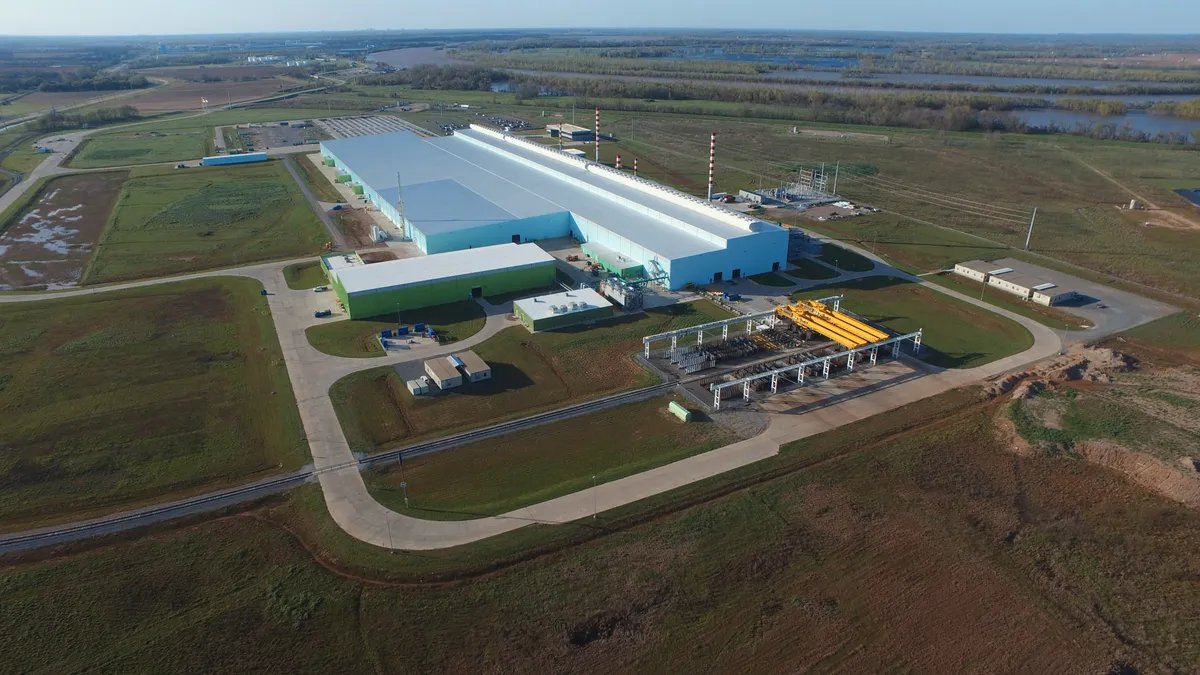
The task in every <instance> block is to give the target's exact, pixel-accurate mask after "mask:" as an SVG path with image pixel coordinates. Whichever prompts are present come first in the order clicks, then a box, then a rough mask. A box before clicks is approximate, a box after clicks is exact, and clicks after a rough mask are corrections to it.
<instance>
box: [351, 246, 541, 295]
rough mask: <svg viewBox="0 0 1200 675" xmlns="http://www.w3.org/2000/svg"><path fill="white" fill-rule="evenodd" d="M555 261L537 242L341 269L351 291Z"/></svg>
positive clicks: (423, 282)
mask: <svg viewBox="0 0 1200 675" xmlns="http://www.w3.org/2000/svg"><path fill="white" fill-rule="evenodd" d="M543 263H550V264H554V257H553V256H551V255H550V254H549V253H546V252H545V251H543V250H542V249H541V248H539V247H538V245H537V244H499V245H497V246H484V247H482V248H469V249H465V250H462V251H451V252H449V253H435V254H433V255H426V256H421V257H418V258H404V259H403V260H391V261H388V262H381V263H374V264H371V265H362V266H361V267H347V268H345V269H342V270H339V271H338V272H337V278H338V281H340V282H341V284H342V288H344V289H346V294H347V295H354V294H355V293H365V292H371V291H379V290H385V289H395V288H401V287H404V286H416V285H421V284H431V283H434V282H438V281H446V280H448V279H457V278H459V277H465V276H472V275H475V274H482V273H487V272H498V271H500V270H506V269H514V268H521V267H530V266H533V265H539V264H543Z"/></svg>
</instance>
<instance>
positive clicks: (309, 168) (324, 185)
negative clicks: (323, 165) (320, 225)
mask: <svg viewBox="0 0 1200 675" xmlns="http://www.w3.org/2000/svg"><path fill="white" fill-rule="evenodd" d="M293 159H294V163H295V165H296V168H297V169H299V170H300V175H301V176H302V177H303V178H304V181H305V183H307V184H308V189H309V190H312V193H313V194H314V195H316V197H317V199H319V200H321V201H323V202H332V203H341V202H344V201H345V199H344V198H343V197H342V195H341V194H340V193H338V191H337V188H335V187H334V186H333V183H330V182H329V179H328V178H326V177H325V176H323V175H322V174H321V171H320V169H318V168H317V167H316V166H314V165H313V163H312V160H311V159H309V157H308V155H305V156H303V157H295V158H293Z"/></svg>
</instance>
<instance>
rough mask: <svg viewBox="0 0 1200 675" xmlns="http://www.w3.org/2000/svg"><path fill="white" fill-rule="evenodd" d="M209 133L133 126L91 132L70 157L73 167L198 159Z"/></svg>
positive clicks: (205, 152) (204, 151) (208, 142)
mask: <svg viewBox="0 0 1200 675" xmlns="http://www.w3.org/2000/svg"><path fill="white" fill-rule="evenodd" d="M211 143H212V135H211V134H208V133H205V131H203V130H194V131H179V132H174V133H163V132H158V131H146V130H144V127H141V126H137V127H133V128H132V129H129V130H128V131H121V132H112V133H108V134H103V135H100V136H94V137H92V138H89V139H87V140H86V141H84V145H83V147H82V148H80V149H79V151H78V152H76V153H75V156H74V157H73V158H72V159H71V162H70V166H71V167H72V168H75V169H96V168H100V167H109V166H124V165H128V164H152V163H156V162H178V161H182V160H193V159H200V158H201V157H204V156H205V155H208V154H210V152H209V150H210V145H211Z"/></svg>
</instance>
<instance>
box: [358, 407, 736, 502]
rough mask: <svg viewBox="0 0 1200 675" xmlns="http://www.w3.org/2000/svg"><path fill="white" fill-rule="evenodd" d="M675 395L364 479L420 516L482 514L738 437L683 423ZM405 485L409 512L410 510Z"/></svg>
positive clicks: (702, 423) (711, 425)
mask: <svg viewBox="0 0 1200 675" xmlns="http://www.w3.org/2000/svg"><path fill="white" fill-rule="evenodd" d="M670 400H672V399H671V398H668V397H657V398H652V399H649V400H647V401H640V402H637V403H630V404H627V405H623V406H619V407H616V408H611V409H609V410H605V411H602V412H597V413H592V414H590V415H585V416H582V417H575V418H572V419H569V420H564V421H561V422H555V423H553V424H546V425H543V426H539V427H534V428H533V429H530V430H529V431H525V432H520V433H517V434H510V435H507V436H500V437H497V438H491V439H488V440H485V441H479V442H476V443H471V444H469V445H464V446H461V447H457V448H454V449H452V450H447V451H445V452H439V453H435V454H432V455H426V456H424V457H418V458H416V459H414V460H411V461H406V462H404V464H403V466H402V465H400V464H390V465H388V466H386V467H384V468H382V469H380V470H372V471H368V472H366V473H364V474H363V478H364V480H365V481H366V482H367V487H368V488H369V489H370V490H371V494H373V495H375V498H376V499H378V500H379V501H380V502H381V503H383V504H385V505H386V506H388V507H390V508H393V509H397V510H399V511H401V512H404V513H408V514H410V515H413V516H415V517H418V518H428V519H434V520H457V519H464V518H478V517H480V516H482V515H495V514H499V513H507V512H509V511H512V510H514V509H518V508H521V507H523V506H529V505H530V504H536V503H538V502H541V501H545V500H547V499H553V498H555V497H559V496H562V495H565V494H570V493H572V492H578V491H579V490H583V489H587V488H589V487H590V486H591V485H592V483H593V479H594V480H595V482H596V484H602V483H607V482H609V481H613V480H617V479H619V478H624V477H625V476H629V475H632V474H635V473H641V472H643V471H647V470H649V469H652V468H654V467H657V466H662V465H664V464H669V463H671V462H674V461H677V460H680V459H683V458H685V457H690V456H691V455H695V454H699V453H701V452H706V451H708V450H712V449H715V448H718V447H721V446H722V445H725V444H727V443H731V442H733V441H734V440H736V438H735V437H734V435H733V434H732V433H730V432H729V431H728V430H726V429H725V428H724V427H722V426H720V425H719V424H717V423H716V422H712V421H710V420H708V419H706V418H702V419H700V420H699V421H693V422H691V423H684V422H682V421H680V420H679V419H677V418H676V417H674V416H673V415H671V414H670V413H668V412H667V403H668V401H670ZM674 400H680V399H679V398H678V397H676V398H675V399H674ZM680 402H681V403H684V404H685V405H686V402H684V401H682V400H680ZM564 439H572V440H571V441H570V442H563V441H564ZM402 481H403V482H405V483H406V487H405V488H401V486H400V483H401V482H402ZM405 490H407V493H408V497H409V508H408V510H404V509H405V505H404V491H405Z"/></svg>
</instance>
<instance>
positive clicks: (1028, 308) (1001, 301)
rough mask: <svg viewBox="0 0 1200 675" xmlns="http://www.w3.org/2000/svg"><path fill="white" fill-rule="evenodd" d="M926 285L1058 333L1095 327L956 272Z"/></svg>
mask: <svg viewBox="0 0 1200 675" xmlns="http://www.w3.org/2000/svg"><path fill="white" fill-rule="evenodd" d="M922 278H923V279H924V280H925V281H928V282H931V283H935V284H937V285H938V286H942V287H944V288H949V289H950V290H952V291H958V292H959V293H962V294H963V295H968V296H970V297H972V298H979V297H982V298H983V300H984V302H987V303H988V304H991V305H995V306H997V307H1002V308H1004V309H1007V310H1008V311H1010V312H1012V313H1014V314H1020V315H1021V316H1024V317H1028V318H1030V319H1033V320H1034V321H1037V322H1038V323H1040V324H1042V325H1043V326H1049V327H1050V328H1053V329H1055V330H1059V331H1061V330H1062V329H1063V327H1064V326H1069V327H1070V328H1072V329H1078V328H1090V327H1091V326H1092V323H1091V322H1090V321H1088V320H1087V319H1085V318H1083V317H1081V316H1078V315H1076V314H1072V313H1071V312H1069V311H1067V310H1065V309H1058V308H1056V307H1045V306H1043V305H1039V304H1037V303H1035V302H1025V301H1023V300H1018V299H1017V298H1016V296H1013V295H1010V294H1008V293H1005V292H1003V291H1001V290H999V289H994V288H993V289H989V288H987V287H986V286H984V285H983V284H982V283H980V282H978V281H973V280H971V279H967V278H965V277H960V276H958V275H957V274H954V273H953V272H950V273H946V274H931V275H929V276H926V277H922Z"/></svg>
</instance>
